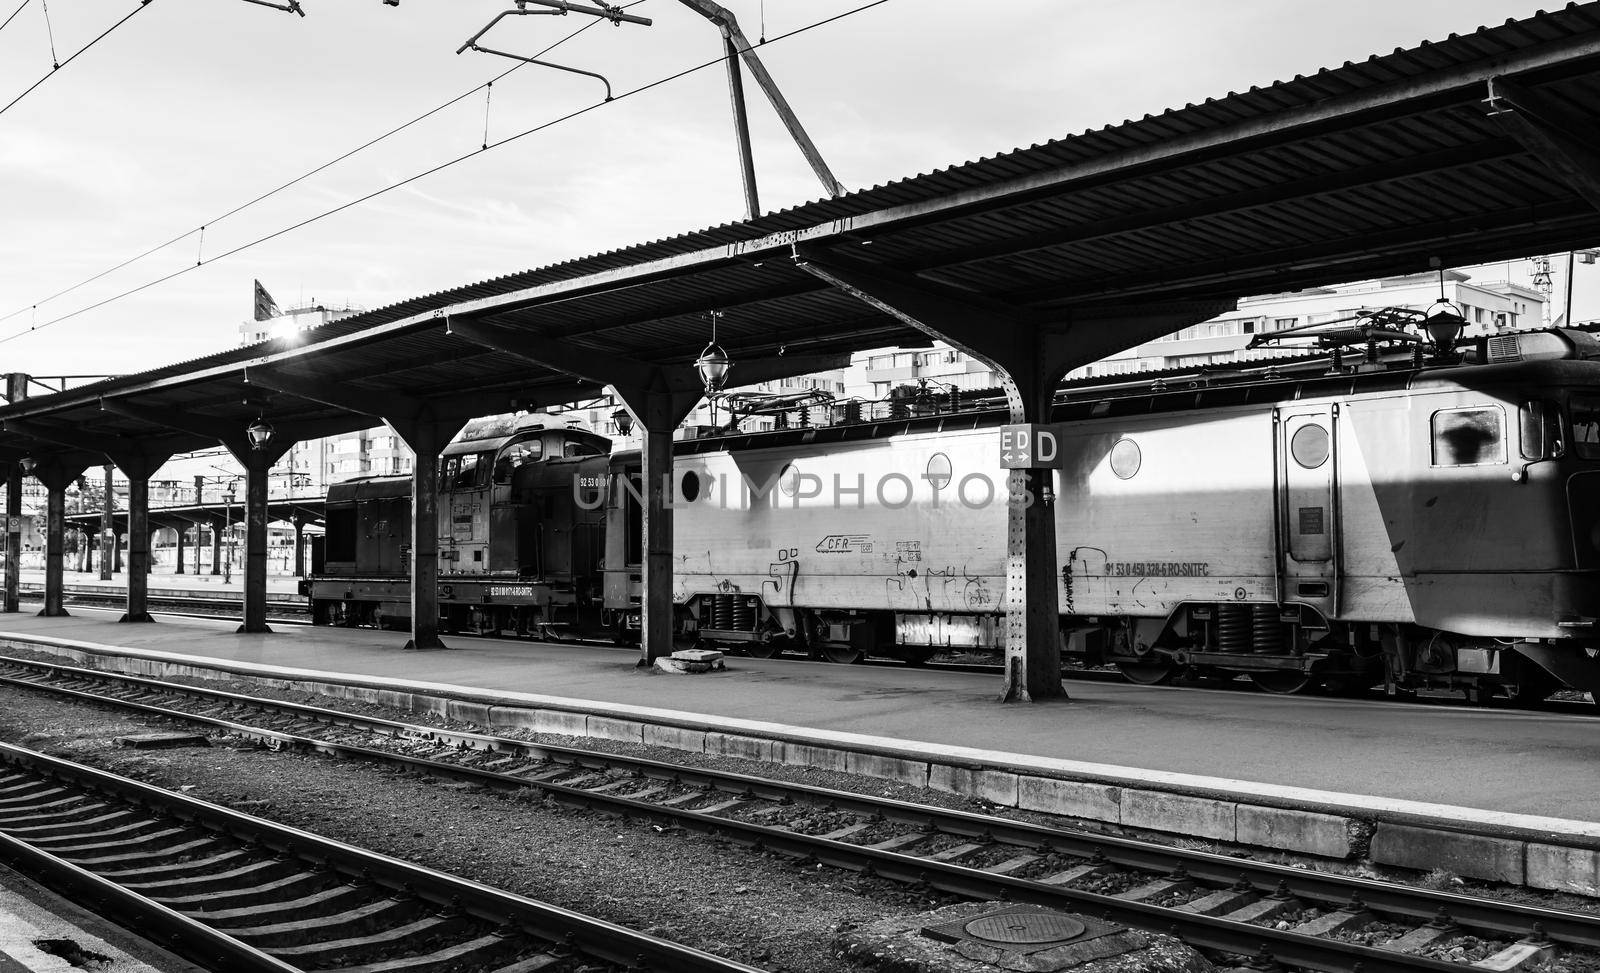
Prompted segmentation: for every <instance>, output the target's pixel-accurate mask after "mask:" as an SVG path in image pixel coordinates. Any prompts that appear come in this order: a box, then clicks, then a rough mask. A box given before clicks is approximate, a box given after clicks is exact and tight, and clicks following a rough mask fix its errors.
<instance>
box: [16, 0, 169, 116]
mask: <svg viewBox="0 0 1600 973" xmlns="http://www.w3.org/2000/svg"><path fill="white" fill-rule="evenodd" d="M43 2H44V0H40V4H41V5H42V4H43ZM149 5H150V0H139V5H138V6H137V7H134V8H133V9H132V10H130V11H128V12H127V13H126V14H124V15H123V18H122V19H121V20H119V21H117V22H116V23H114V24H112V25H111V26H110V27H107V28H106V29H105V30H103V31H101V32H100V34H99V35H98V36H96V37H95V39H94V40H92V41H90V42H89V43H87V44H85V45H83V46H82V47H80V48H78V49H77V50H76V51H73V52H72V54H71V55H69V56H68V57H67V59H66V60H65V61H62V62H60V63H58V64H55V66H54V67H52V68H51V69H50V72H49V73H48V74H46V75H44V76H43V77H41V78H40V79H39V80H38V81H35V82H34V83H33V84H30V85H28V87H27V88H26V89H24V90H23V92H22V94H20V95H17V96H16V97H15V98H13V99H11V100H10V101H8V102H6V105H5V107H4V108H0V115H4V114H5V113H6V112H8V111H10V110H11V108H12V107H13V106H14V105H16V103H17V102H19V101H21V100H22V99H24V98H26V97H28V95H30V94H32V93H33V91H34V89H35V88H37V87H39V86H40V85H42V84H44V83H45V82H46V81H49V80H50V79H51V78H53V77H55V76H56V75H57V74H58V73H60V71H61V69H62V68H64V67H66V66H67V65H69V64H71V63H72V62H73V61H76V60H77V59H78V58H79V57H80V56H82V55H83V53H84V52H85V51H87V50H88V49H89V48H91V47H93V46H95V45H96V44H98V43H100V42H101V41H103V40H105V39H106V36H107V35H108V34H110V33H111V32H112V31H114V30H116V29H117V28H118V27H121V26H122V25H123V24H125V23H127V22H128V21H130V20H132V19H133V15H134V14H136V13H138V12H139V11H141V10H143V9H144V8H145V7H148V6H149ZM45 22H46V23H49V20H48V19H46V21H45ZM50 59H51V61H52V62H54V61H55V40H54V38H53V37H52V39H51V42H50Z"/></svg>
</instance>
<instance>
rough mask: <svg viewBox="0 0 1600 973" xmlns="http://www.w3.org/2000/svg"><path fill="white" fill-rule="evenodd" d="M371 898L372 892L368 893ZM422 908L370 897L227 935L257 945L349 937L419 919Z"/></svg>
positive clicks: (267, 946) (266, 946)
mask: <svg viewBox="0 0 1600 973" xmlns="http://www.w3.org/2000/svg"><path fill="white" fill-rule="evenodd" d="M368 898H370V895H369V896H368ZM420 912H421V910H420V908H419V906H418V905H417V903H415V902H405V901H401V900H399V899H387V898H385V899H378V900H377V901H368V902H365V903H362V904H360V905H356V906H354V907H353V908H349V909H346V910H345V911H343V912H334V913H328V914H325V915H314V916H310V917H308V918H304V919H290V920H286V921H283V922H273V923H266V924H262V925H254V926H233V927H231V928H229V930H228V935H230V936H233V937H235V938H236V939H242V940H244V941H246V942H248V943H249V944H250V945H252V946H254V947H256V948H257V949H270V948H271V947H274V946H296V945H302V944H307V943H316V942H318V941H319V939H320V937H322V936H325V935H328V934H330V933H332V934H337V935H340V936H344V937H348V936H349V935H350V934H351V933H353V932H369V933H370V932H376V931H378V930H387V929H390V928H393V927H394V926H396V925H397V924H399V923H402V922H404V921H407V920H410V921H413V922H414V921H416V919H417V918H418V916H419V914H420Z"/></svg>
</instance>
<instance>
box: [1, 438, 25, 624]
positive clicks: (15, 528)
mask: <svg viewBox="0 0 1600 973" xmlns="http://www.w3.org/2000/svg"><path fill="white" fill-rule="evenodd" d="M21 601H22V468H21V467H20V466H18V465H17V464H15V463H12V464H11V465H10V466H8V467H7V468H6V598H5V610H6V611H8V612H16V611H21V610H22V606H21Z"/></svg>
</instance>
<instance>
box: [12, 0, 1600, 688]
mask: <svg viewBox="0 0 1600 973" xmlns="http://www.w3.org/2000/svg"><path fill="white" fill-rule="evenodd" d="M1597 104H1600V4H1594V3H1590V4H1584V5H1581V6H1571V7H1567V8H1565V9H1562V10H1559V11H1556V12H1554V13H1548V14H1539V15H1537V16H1535V17H1533V18H1530V19H1528V20H1524V21H1520V22H1515V23H1508V24H1505V25H1502V26H1498V27H1493V28H1487V29H1483V30H1480V31H1477V32H1475V33H1472V34H1470V35H1465V36H1451V37H1450V38H1448V39H1446V40H1444V41H1440V42H1438V43H1434V44H1429V45H1425V46H1422V47H1418V48H1415V49H1410V50H1396V51H1395V52H1393V53H1391V54H1386V55H1382V56H1374V57H1372V58H1370V59H1368V60H1366V61H1362V62H1359V63H1349V64H1346V65H1344V66H1343V67H1339V68H1334V69H1331V70H1324V71H1319V72H1316V73H1314V74H1310V75H1306V76H1303V77H1296V78H1294V79H1293V80H1289V81H1284V82H1280V83H1277V84H1274V85H1272V86H1270V87H1267V88H1259V89H1251V90H1250V91H1247V92H1240V93H1237V94H1230V95H1229V96H1227V97H1225V98H1220V99H1213V100H1207V101H1205V102H1204V103H1201V104H1194V105H1188V106H1185V107H1183V108H1179V109H1173V110H1169V111H1165V112H1162V113H1161V114H1159V115H1153V116H1146V117H1145V118H1143V119H1138V120H1133V121H1128V122H1124V123H1123V124H1121V125H1116V126H1108V127H1106V128H1103V129H1100V130H1096V131H1089V132H1084V133H1082V134H1080V135H1076V136H1071V137H1067V138H1063V139H1060V140H1057V141H1053V142H1050V143H1047V144H1044V145H1037V146H1033V147H1030V148H1026V149H1020V150H1017V151H1012V152H1007V153H1004V154H1001V155H997V156H994V157H992V158H985V159H980V160H978V161H975V162H970V163H967V164H965V165H960V166H956V167H953V168H950V169H946V170H940V171H937V172H933V173H929V174H925V175H920V176H916V177H914V178H908V179H905V180H901V181H898V182H894V183H890V184H887V185H883V186H879V187H875V188H872V189H867V190H862V191H858V192H852V193H848V194H844V195H840V196H837V197H835V198H830V199H824V200H820V201H817V202H813V203H809V204H806V205H804V206H799V207H796V208H793V209H789V210H785V211H782V212H777V213H771V214H767V215H764V216H759V217H755V218H752V219H749V220H746V221H743V222H740V223H735V224H730V225H726V226H721V227H717V228H714V229H708V230H704V231H701V232H697V233H690V234H685V235H682V236H678V237H674V238H671V239H668V240H662V241H658V242H654V243H647V244H641V245H638V246H634V247H631V248H627V249H624V250H619V251H615V252H611V253H606V254H600V255H596V256H591V257H587V258H583V259H577V260H571V261H568V262H565V263H560V264H555V265H552V266H548V267H543V268H539V269H536V270H530V271H526V272H522V273H516V274H511V275H508V276H505V277H501V278H497V279H494V280H490V281H485V282H482V283H477V284H471V285H467V286H464V287H460V288H457V289H455V290H451V291H446V292H443V293H438V294H431V295H426V296H421V297H417V298H414V299H412V300H408V301H403V302H400V303H398V304H395V305H392V306H389V307H386V308H380V309H378V310H374V311H370V312H366V313H363V314H358V315H355V316H352V317H349V318H346V319H343V320H338V321H333V322H330V323H328V324H326V325H324V326H322V327H321V328H319V329H317V330H316V331H314V332H308V333H307V334H306V335H304V336H301V337H300V338H299V339H298V340H292V339H287V338H284V339H276V340H272V341H268V342H266V343H265V344H262V345H257V346H253V347H248V348H243V349H237V350H233V351H229V352H225V353H221V354H217V355H213V356H210V357H208V358H203V359H200V360H197V361H191V362H186V363H183V364H180V365H173V366H169V367H166V368H161V369H156V370H154V371H150V372H145V373H142V374H138V375H130V376H125V377H121V378H116V379H110V380H106V381H101V382H96V383H93V384H90V385H88V386H85V387H82V388H74V389H69V390H64V391H60V392H56V393H52V394H46V395H41V396H38V397H33V398H28V397H25V396H24V395H23V394H22V389H21V387H20V386H19V385H17V384H15V383H14V384H13V387H12V389H11V392H12V396H11V400H10V404H8V405H6V406H4V407H3V408H0V462H3V463H4V464H5V468H6V470H7V471H8V476H9V483H10V484H11V486H12V489H11V490H10V491H9V495H10V496H11V497H12V498H13V501H12V502H13V503H15V502H16V500H17V499H19V498H20V491H19V489H18V488H17V487H18V484H19V481H20V478H21V477H22V476H24V475H31V476H35V477H37V478H38V479H39V481H40V482H41V483H43V484H44V485H45V487H46V488H47V490H48V500H49V502H48V512H49V525H48V531H47V538H48V539H47V588H46V595H45V609H44V611H45V614H47V615H53V614H61V613H63V609H62V604H61V597H62V564H61V550H62V547H61V539H62V533H63V530H64V519H63V515H62V497H63V491H64V490H65V488H66V485H67V484H68V483H70V482H71V481H72V480H73V479H74V478H75V477H76V476H78V475H79V474H80V473H81V472H82V471H83V470H84V469H86V468H87V467H90V466H98V465H100V464H102V463H104V462H106V460H107V459H109V460H110V461H112V462H114V463H115V464H116V465H117V466H118V467H119V468H120V469H121V470H122V471H123V473H124V474H125V475H126V476H127V477H128V478H129V480H130V483H131V484H132V489H131V490H130V495H129V509H128V524H129V535H130V542H129V575H128V577H129V585H128V610H127V615H126V618H127V619H128V620H129V621H136V620H145V619H148V617H149V616H148V614H147V611H146V606H145V589H144V582H143V576H144V572H143V570H142V566H143V563H144V560H145V559H146V558H147V557H148V552H149V541H148V536H149V534H148V531H149V525H148V513H147V510H148V504H147V496H146V489H145V483H146V480H147V478H148V477H149V476H150V475H151V473H152V472H154V470H155V469H156V468H157V467H159V466H160V465H161V463H162V462H164V461H165V460H166V459H167V458H168V457H170V456H171V455H173V454H174V453H176V452H179V451H185V450H192V449H196V448H200V447H202V446H207V445H212V444H219V443H220V444H221V445H223V446H225V447H226V448H227V449H228V450H229V451H230V452H231V453H232V454H233V455H234V456H235V457H236V458H237V459H238V461H239V462H240V463H241V464H242V465H243V466H244V467H245V469H246V471H247V489H246V501H245V506H246V511H247V512H246V522H247V525H248V526H247V544H246V547H247V556H246V563H245V567H246V585H245V600H244V613H243V614H244V617H243V624H242V626H241V630H242V631H246V632H264V631H266V630H267V626H266V622H265V610H266V587H265V565H266V525H267V518H268V504H267V471H268V469H269V468H270V467H271V465H272V464H273V463H274V462H275V461H276V460H277V459H278V458H279V457H280V456H282V455H283V454H284V452H285V451H286V450H288V449H289V448H290V447H291V446H292V445H293V444H294V443H296V442H300V441H302V440H305V439H309V438H313V437H317V436H324V435H329V434H333V433H338V432H343V431H349V430H353V429H358V428H362V427H364V426H368V425H370V424H371V423H372V421H373V419H374V418H378V419H381V420H382V421H383V422H384V423H386V424H387V425H388V426H389V427H390V429H392V430H393V432H394V434H395V435H397V436H399V437H400V438H402V439H403V440H404V441H405V442H406V444H407V445H408V446H409V447H410V448H411V449H412V450H413V452H414V453H415V455H416V462H415V465H414V467H413V470H412V477H413V489H412V495H413V504H414V507H413V516H412V518H411V522H412V532H413V533H412V538H411V546H410V564H411V565H412V584H411V599H412V604H411V611H410V619H411V624H412V629H413V631H412V641H411V643H410V644H411V645H412V646H413V647H416V648H432V647H438V646H439V645H440V644H441V643H440V639H439V634H438V631H437V618H438V611H437V602H436V594H435V590H434V582H435V580H436V572H437V556H436V555H437V552H438V538H437V535H436V530H437V526H436V525H437V517H436V510H435V505H436V502H437V501H436V493H435V485H436V480H437V478H438V461H437V456H438V454H439V452H440V450H441V448H442V447H443V446H444V445H445V444H446V443H447V442H449V440H450V439H451V437H452V436H453V435H455V433H456V432H457V431H458V430H460V429H461V428H462V427H463V425H464V424H465V423H466V422H467V421H468V420H469V419H471V418H473V417H476V416H482V415H486V414H492V413H501V412H506V411H509V410H513V409H517V408H526V407H540V406H548V405H551V404H555V403H562V402H570V401H574V400H578V399H581V398H584V397H586V396H592V395H594V394H596V393H597V392H599V391H601V390H603V389H605V388H607V387H609V388H610V389H611V390H612V391H613V394H615V395H616V396H617V398H618V399H619V400H620V401H621V402H622V403H623V404H624V405H625V407H626V409H627V410H628V412H629V413H630V414H631V416H632V418H633V420H634V422H635V424H636V427H637V428H638V429H639V430H640V431H641V435H642V438H643V448H642V453H643V473H644V481H645V484H646V494H645V502H644V504H643V511H644V512H643V533H644V542H643V569H642V574H643V605H642V607H643V632H642V643H643V649H642V652H643V655H644V657H645V659H647V660H648V659H653V658H655V657H657V656H660V655H663V654H666V653H667V652H669V651H670V650H671V640H672V634H673V633H672V619H673V600H672V585H671V576H672V550H673V548H672V511H671V509H670V506H669V505H668V504H667V503H666V499H667V497H666V484H665V482H664V480H665V478H666V477H667V476H668V475H669V474H670V472H671V469H672V464H673V455H672V430H673V429H674V428H675V427H676V426H677V424H678V422H679V421H680V419H681V418H682V417H683V416H684V415H686V414H687V412H688V411H689V410H690V409H692V408H693V407H694V406H695V405H696V404H697V403H698V402H700V400H701V399H702V398H703V397H705V396H706V395H707V393H708V392H714V391H716V390H717V389H719V388H720V387H721V386H722V384H723V382H725V381H726V379H727V377H728V376H729V375H732V376H734V377H735V379H736V380H737V382H738V383H739V384H748V383H754V382H759V381H763V380H770V379H776V378H781V377H784V376H793V375H802V374H806V373H809V372H814V371H817V370H819V369H823V368H827V367H839V366H840V365H841V364H842V363H843V362H844V361H845V360H846V358H847V356H848V355H849V354H850V353H851V352H852V351H856V350H860V349H865V348H875V347H893V346H896V345H916V344H923V343H925V342H926V341H928V340H929V339H930V338H932V339H938V340H942V341H945V342H947V343H949V345H950V346H951V347H953V348H955V349H959V350H960V351H962V352H963V353H965V354H969V355H971V356H973V357H974V358H976V359H978V360H980V361H982V362H983V363H984V364H985V365H986V366H987V367H990V368H992V369H993V370H994V372H995V374H996V376H997V377H999V378H1000V379H1001V381H1002V385H1003V388H1004V391H1005V395H1006V403H1007V411H1008V418H1009V420H1010V422H1011V423H1012V424H1014V425H1028V424H1036V423H1041V422H1044V421H1046V420H1047V419H1048V417H1049V408H1050V405H1051V397H1052V393H1053V390H1054V389H1055V387H1056V385H1057V383H1058V382H1059V380H1060V379H1061V378H1062V376H1064V375H1065V374H1066V373H1067V372H1068V371H1070V370H1071V369H1074V368H1077V367H1079V366H1082V365H1085V364H1088V363H1091V362H1094V361H1096V360H1098V359H1101V358H1104V357H1105V356H1106V355H1107V354H1109V353H1111V352H1114V351H1116V350H1119V349H1123V348H1127V347H1130V346H1132V345H1136V344H1139V343H1141V342H1146V341H1150V340H1152V339H1154V338H1155V337H1157V336H1160V335H1166V334H1170V333H1172V332H1175V331H1178V330H1180V329H1182V328H1184V327H1187V326H1189V325H1192V324H1195V323H1197V322H1200V321H1204V320H1207V319H1209V318H1212V317H1214V316H1215V315H1217V314H1220V313H1223V312H1226V311H1229V310H1231V309H1233V307H1234V306H1235V302H1236V300H1237V299H1238V298H1240V297H1241V296H1243V295H1249V294H1262V293H1274V292H1285V291H1291V290H1299V289H1304V288H1312V287H1319V286H1325V285H1330V284H1336V283H1340V282H1344V281H1351V280H1360V279H1366V278H1377V277H1383V276H1387V275H1393V274H1407V273H1422V272H1426V271H1428V270H1429V269H1430V268H1431V267H1432V266H1434V265H1436V264H1442V265H1443V266H1445V267H1456V266H1465V265H1469V264H1474V263H1482V262H1488V261H1495V260H1503V259H1509V258H1514V257H1520V256H1522V255H1524V254H1528V253H1548V252H1552V251H1556V250H1561V249H1568V248H1579V247H1583V246H1587V245H1589V244H1590V243H1592V242H1593V241H1594V240H1595V239H1596V237H1597V235H1600V213H1597V207H1600V152H1597V150H1596V149H1595V146H1596V145H1600V117H1597V115H1596V112H1595V110H1594V108H1593V106H1595V105H1597ZM713 328H715V333H714V334H713ZM708 342H709V344H708ZM998 455H999V443H996V457H997V458H996V467H997V469H998V467H999V458H998ZM1012 465H1013V466H1015V467H1016V468H1013V469H1011V470H1009V472H1008V473H1007V477H1008V480H1009V486H1010V487H1011V489H1012V492H1013V493H1019V494H1020V493H1022V492H1024V491H1027V492H1029V493H1031V494H1033V495H1034V496H1036V497H1041V498H1045V502H1042V503H1036V504H1033V505H1031V506H1027V507H1023V506H1017V507H1014V508H1012V509H1011V510H1010V511H1009V513H1008V525H1007V532H1006V550H1007V562H1006V565H1007V566H1006V582H1005V584H1006V587H1005V594H1004V596H1003V601H1004V607H1005V612H1006V638H1005V644H1006V657H1007V668H1006V676H1005V680H1006V685H1005V691H1004V696H1005V698H1008V699H1017V700H1027V699H1042V698H1046V697H1050V696H1054V695H1058V694H1060V692H1061V688H1060V679H1059V664H1060V663H1059V654H1058V641H1057V640H1058V617H1059V606H1058V603H1057V599H1058V593H1057V577H1056V572H1057V570H1058V559H1057V554H1056V551H1055V538H1054V532H1053V529H1052V517H1053V515H1052V508H1051V500H1050V497H1051V492H1050V484H1051V476H1052V471H1051V470H1050V469H1048V468H1045V467H1044V466H1043V465H1042V464H1030V463H1027V462H1022V463H1013V464H1012ZM10 513H11V514H12V515H13V516H14V515H15V513H16V511H15V510H12V511H10ZM9 543H10V545H11V553H12V556H11V557H10V558H9V559H8V562H7V567H8V572H9V574H8V577H7V596H6V597H7V605H6V607H7V608H8V609H9V610H16V604H17V603H16V591H17V587H16V584H17V579H16V573H15V572H16V563H17V558H16V545H17V543H18V539H17V535H16V534H15V533H12V534H11V535H10V541H9Z"/></svg>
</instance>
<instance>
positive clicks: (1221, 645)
mask: <svg viewBox="0 0 1600 973" xmlns="http://www.w3.org/2000/svg"><path fill="white" fill-rule="evenodd" d="M1217 648H1218V649H1219V650H1220V651H1223V652H1249V651H1250V609H1249V608H1247V607H1245V606H1244V605H1219V606H1218V607H1217Z"/></svg>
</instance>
